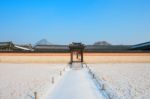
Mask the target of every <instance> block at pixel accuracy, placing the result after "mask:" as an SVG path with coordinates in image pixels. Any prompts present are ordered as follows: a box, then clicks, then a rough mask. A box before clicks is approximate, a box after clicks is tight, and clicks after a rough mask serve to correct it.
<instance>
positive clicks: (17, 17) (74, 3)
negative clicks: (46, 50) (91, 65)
mask: <svg viewBox="0 0 150 99" xmlns="http://www.w3.org/2000/svg"><path fill="white" fill-rule="evenodd" d="M43 38H45V39H47V40H48V41H50V42H51V43H54V44H69V43H71V42H72V41H78V42H83V43H85V44H92V43H94V42H95V41H104V40H105V41H108V42H110V43H112V44H137V43H141V42H146V41H150V0H0V41H13V42H15V43H19V44H23V43H32V44H34V43H35V42H36V41H38V40H40V39H43Z"/></svg>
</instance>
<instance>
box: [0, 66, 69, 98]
mask: <svg viewBox="0 0 150 99" xmlns="http://www.w3.org/2000/svg"><path fill="white" fill-rule="evenodd" d="M66 66H67V64H2V63H1V64H0V99H34V92H37V95H38V98H39V99H45V97H46V95H47V93H49V91H50V90H51V89H52V86H53V84H52V83H51V81H52V79H51V78H52V77H54V80H55V82H57V81H58V80H59V79H60V71H63V69H64V68H65V67H66Z"/></svg>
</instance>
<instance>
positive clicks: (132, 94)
mask: <svg viewBox="0 0 150 99" xmlns="http://www.w3.org/2000/svg"><path fill="white" fill-rule="evenodd" d="M88 66H90V68H91V69H92V71H93V72H95V74H96V75H97V76H98V77H99V78H100V79H101V80H102V81H104V83H105V84H104V85H105V90H106V92H107V93H108V94H109V95H110V96H111V99H149V98H150V63H110V64H88Z"/></svg>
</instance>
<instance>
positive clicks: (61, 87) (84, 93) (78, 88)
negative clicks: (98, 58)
mask: <svg viewBox="0 0 150 99" xmlns="http://www.w3.org/2000/svg"><path fill="white" fill-rule="evenodd" d="M47 99H105V98H104V96H103V95H102V94H101V93H100V91H99V90H98V88H97V87H96V85H95V83H94V82H93V80H92V78H91V76H90V75H89V73H88V72H87V71H86V70H85V69H79V70H74V69H72V70H69V71H67V73H66V74H65V75H64V77H63V78H62V79H61V80H60V81H59V82H58V83H57V85H56V86H55V88H54V89H53V90H52V92H51V93H50V95H49V96H48V98H47Z"/></svg>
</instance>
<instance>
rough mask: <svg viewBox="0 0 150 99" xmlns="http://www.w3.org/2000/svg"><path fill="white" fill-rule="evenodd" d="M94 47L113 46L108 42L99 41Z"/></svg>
mask: <svg viewBox="0 0 150 99" xmlns="http://www.w3.org/2000/svg"><path fill="white" fill-rule="evenodd" d="M93 45H104V46H110V45H111V44H110V43H108V42H106V41H98V42H95V43H94V44H93Z"/></svg>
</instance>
